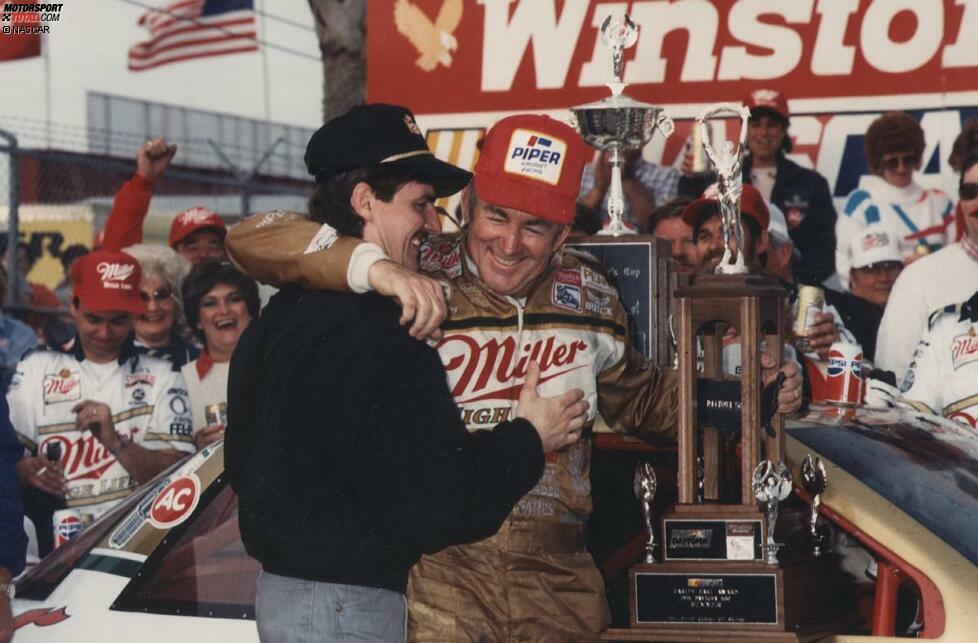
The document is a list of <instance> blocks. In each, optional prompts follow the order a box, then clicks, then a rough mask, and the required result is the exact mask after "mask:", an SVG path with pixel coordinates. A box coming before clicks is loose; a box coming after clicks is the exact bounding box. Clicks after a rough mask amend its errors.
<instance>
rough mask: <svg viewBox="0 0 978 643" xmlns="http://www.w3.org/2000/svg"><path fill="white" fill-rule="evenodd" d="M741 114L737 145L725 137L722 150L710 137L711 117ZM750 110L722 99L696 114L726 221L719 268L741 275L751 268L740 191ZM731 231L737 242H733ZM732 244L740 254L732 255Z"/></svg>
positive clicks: (721, 215) (741, 189)
mask: <svg viewBox="0 0 978 643" xmlns="http://www.w3.org/2000/svg"><path fill="white" fill-rule="evenodd" d="M731 116H739V117H740V135H739V136H738V137H737V141H738V143H737V145H736V146H734V144H733V143H731V142H730V141H724V142H723V145H722V146H721V148H720V149H719V150H717V149H715V148H714V147H713V144H712V141H711V140H710V136H711V130H710V126H709V121H710V119H712V118H716V117H731ZM749 118H750V110H749V109H748V108H747V107H745V106H743V105H734V104H732V103H720V104H718V105H713V106H712V107H708V108H706V109H705V110H703V112H702V113H701V114H700V115H699V116H697V117H696V123H697V124H698V126H699V131H700V137H701V139H702V142H703V151H704V152H706V155H707V156H708V157H709V159H710V161H711V162H712V163H713V167H714V168H715V169H716V173H717V195H716V197H717V201H719V203H720V220H721V222H722V223H723V258H721V259H720V263H719V264H717V268H716V271H717V273H720V274H727V275H737V274H744V273H746V272H748V269H747V266H745V265H744V227H743V224H741V222H740V195H741V192H742V191H743V187H744V177H743V174H741V166H742V164H743V160H744V150H745V149H746V147H747V121H748V119H749ZM731 235H732V236H733V239H734V243H733V244H731V243H730V239H731ZM731 245H733V247H734V252H735V253H736V256H733V255H732V252H731Z"/></svg>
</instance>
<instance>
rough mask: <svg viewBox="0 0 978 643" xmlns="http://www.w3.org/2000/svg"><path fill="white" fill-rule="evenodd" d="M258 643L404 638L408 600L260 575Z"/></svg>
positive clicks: (393, 594) (378, 592)
mask: <svg viewBox="0 0 978 643" xmlns="http://www.w3.org/2000/svg"><path fill="white" fill-rule="evenodd" d="M255 615H256V618H257V621H258V636H259V638H260V639H261V640H262V643H318V642H319V641H390V642H392V643H393V642H395V641H396V642H397V643H403V641H404V640H405V638H406V635H407V598H406V597H405V596H404V594H401V593H399V592H392V591H390V590H387V589H378V588H375V587H361V586H359V585H338V584H335V583H317V582H316V581H310V580H302V579H300V578H288V577H286V576H278V575H276V574H270V573H268V572H266V571H264V570H262V572H261V573H260V574H259V575H258V596H257V598H256V599H255Z"/></svg>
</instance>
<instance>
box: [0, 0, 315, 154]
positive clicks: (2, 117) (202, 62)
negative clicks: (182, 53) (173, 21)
mask: <svg viewBox="0 0 978 643" xmlns="http://www.w3.org/2000/svg"><path fill="white" fill-rule="evenodd" d="M165 4H168V2H164V1H162V0H84V1H77V0H76V1H69V2H65V3H64V5H63V9H62V11H61V17H60V21H59V22H56V23H49V24H50V26H51V29H50V36H49V37H48V41H47V46H48V52H49V53H48V56H49V60H48V67H49V69H50V88H51V92H50V105H51V121H52V123H53V127H52V143H53V145H52V147H56V148H62V149H65V148H67V149H84V148H83V144H84V140H85V139H84V136H85V126H86V113H85V106H86V95H87V93H88V92H90V91H95V92H101V93H106V94H114V95H118V96H125V97H130V98H138V99H143V100H150V101H158V102H162V103H168V104H175V105H183V106H187V107H194V108H198V109H205V110H212V111H219V112H226V113H230V114H236V115H239V116H246V117H249V118H257V119H265V118H266V102H265V90H266V88H265V83H264V82H263V74H262V64H263V55H264V56H265V57H266V60H267V65H268V76H269V83H268V85H269V86H268V95H269V100H268V114H267V118H268V119H269V120H271V121H275V122H281V123H287V124H290V125H300V126H304V127H318V126H319V125H320V123H321V107H320V103H321V100H322V71H321V70H322V68H321V65H320V62H319V49H318V43H317V40H316V34H315V32H314V30H313V18H312V14H311V12H310V10H309V7H308V4H307V3H306V2H305V1H304V0H287V1H285V2H283V1H281V0H278V1H275V2H271V1H270V0H256V5H257V7H258V8H259V9H260V10H263V11H265V13H266V14H267V16H266V17H264V18H263V17H262V16H260V15H259V16H257V19H258V31H259V38H260V39H261V40H263V41H265V42H267V43H271V45H272V46H263V49H264V54H262V53H245V54H233V55H228V56H218V57H214V58H204V59H198V60H191V61H185V62H180V63H175V64H171V65H165V66H163V67H159V68H156V69H152V70H148V71H143V72H130V71H128V69H127V67H126V55H127V52H128V50H129V48H130V47H131V46H133V45H134V44H136V43H137V42H141V41H143V40H146V39H147V37H148V32H147V31H146V29H145V28H143V27H140V26H139V25H138V24H137V22H138V20H139V17H140V16H141V15H142V14H143V13H145V12H146V9H145V8H144V7H143V6H140V5H154V6H164V5H165ZM275 18H281V19H283V20H284V21H288V23H286V22H283V21H281V20H276V19H275ZM289 23H295V24H289ZM275 46H278V47H284V48H287V49H289V50H291V51H282V50H280V49H276V48H275ZM44 69H45V64H44V61H43V60H42V59H41V58H33V59H29V60H24V61H16V62H2V63H0V87H2V90H0V128H2V129H6V130H12V131H14V132H15V133H16V134H17V135H18V137H20V139H21V144H22V145H26V146H43V145H44V141H45V138H44V132H45V81H44V77H45V74H44Z"/></svg>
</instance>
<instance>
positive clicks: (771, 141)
mask: <svg viewBox="0 0 978 643" xmlns="http://www.w3.org/2000/svg"><path fill="white" fill-rule="evenodd" d="M744 104H745V105H747V107H749V108H750V121H748V124H747V148H748V154H747V155H746V156H745V158H744V164H743V178H744V183H745V184H748V183H749V184H751V185H753V186H754V187H755V188H757V190H758V191H759V192H760V193H761V195H762V196H763V197H764V198H765V199H766V200H767V201H769V202H771V203H773V204H775V205H776V206H778V207H779V208H781V211H782V212H784V215H785V218H786V220H787V223H788V234H789V235H790V237H791V242H792V243H793V244H794V245H795V248H796V249H797V250H798V252H799V253H800V254H801V257H800V258H799V260H798V262H797V264H796V265H795V266H794V270H795V274H796V275H797V277H798V279H799V281H801V282H802V283H811V284H815V283H820V282H821V281H822V280H824V279H825V278H826V277H829V276H830V275H832V273H833V272H834V270H835V220H836V213H835V206H834V205H833V203H832V195H831V193H830V192H829V184H828V181H826V180H825V177H823V176H822V175H821V174H819V173H818V172H816V171H814V170H811V169H809V168H806V167H802V166H800V165H798V164H797V163H795V162H794V161H792V160H790V159H789V158H787V156H785V155H786V154H787V153H788V152H791V148H792V143H791V137H790V136H789V135H788V125H789V123H790V121H789V116H790V114H789V112H788V101H787V99H786V98H785V96H784V94H782V93H781V92H779V91H777V90H775V89H755V90H754V91H752V92H751V93H750V94H749V95H748V96H747V98H746V100H745V101H744Z"/></svg>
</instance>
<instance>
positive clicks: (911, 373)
mask: <svg viewBox="0 0 978 643" xmlns="http://www.w3.org/2000/svg"><path fill="white" fill-rule="evenodd" d="M974 285H975V284H972V287H974ZM900 392H901V393H902V396H901V397H902V401H904V402H907V403H908V404H910V405H911V406H913V407H914V408H916V409H917V410H919V411H924V412H930V413H934V414H936V415H942V416H944V417H946V418H948V419H950V420H955V421H957V422H960V423H961V424H964V425H965V426H967V427H970V428H971V429H973V430H978V292H976V293H975V294H974V295H972V296H971V299H969V300H968V301H966V302H964V303H963V304H955V305H951V306H946V307H945V308H942V309H941V310H938V311H936V312H935V313H933V314H932V315H931V316H930V321H929V324H928V329H927V332H926V333H924V337H923V339H921V340H920V344H919V345H918V346H917V350H916V351H915V352H914V354H913V359H912V361H911V363H910V370H908V371H907V375H906V377H905V378H904V380H903V384H902V385H901V386H900Z"/></svg>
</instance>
